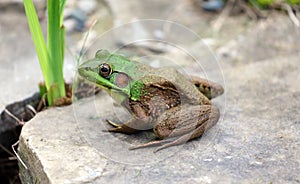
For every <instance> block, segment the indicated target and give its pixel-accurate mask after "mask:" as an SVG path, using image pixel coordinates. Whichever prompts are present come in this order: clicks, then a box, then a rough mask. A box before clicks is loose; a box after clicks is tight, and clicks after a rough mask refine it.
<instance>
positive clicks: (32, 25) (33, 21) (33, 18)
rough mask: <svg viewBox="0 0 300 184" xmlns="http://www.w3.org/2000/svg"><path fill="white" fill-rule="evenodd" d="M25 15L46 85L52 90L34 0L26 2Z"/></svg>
mask: <svg viewBox="0 0 300 184" xmlns="http://www.w3.org/2000/svg"><path fill="white" fill-rule="evenodd" d="M24 7H25V13H26V17H27V20H28V25H29V29H30V32H31V35H32V39H33V43H34V46H35V49H36V53H37V56H38V59H39V62H40V67H41V69H42V73H43V76H44V80H45V84H46V86H47V88H50V86H51V84H50V83H49V79H48V75H49V74H48V73H49V70H48V69H49V66H48V58H49V55H48V51H47V46H46V42H45V39H44V35H43V33H42V29H41V26H40V23H39V20H38V16H37V14H36V10H35V8H34V5H33V2H32V0H24Z"/></svg>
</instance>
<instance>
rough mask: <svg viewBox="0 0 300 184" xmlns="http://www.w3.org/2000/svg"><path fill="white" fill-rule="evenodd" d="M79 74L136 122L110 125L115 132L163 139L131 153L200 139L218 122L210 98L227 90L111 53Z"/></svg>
mask: <svg viewBox="0 0 300 184" xmlns="http://www.w3.org/2000/svg"><path fill="white" fill-rule="evenodd" d="M78 71H79V74H80V75H81V76H82V77H83V78H85V79H87V80H88V81H90V82H93V83H96V84H97V85H98V86H100V87H101V88H103V89H105V90H106V91H107V92H108V93H109V94H110V95H111V96H112V97H113V98H114V99H115V101H117V102H118V103H119V104H121V105H122V106H124V107H125V108H126V109H127V110H128V111H129V112H130V113H131V114H132V117H131V118H130V119H129V120H128V121H127V122H125V123H123V124H117V123H114V122H112V121H109V120H108V123H110V124H111V125H113V126H114V128H111V129H109V130H108V131H110V132H122V133H127V134H130V133H134V132H137V131H140V130H147V129H153V131H154V133H155V134H156V136H157V137H158V138H160V139H162V140H158V141H153V142H150V143H146V144H143V145H139V146H134V147H132V149H136V148H141V147H146V146H152V145H157V144H164V143H165V144H164V145H163V146H161V147H159V148H158V149H157V150H159V149H162V148H166V147H168V146H173V145H177V144H181V143H184V142H185V141H188V140H190V139H194V138H197V137H199V136H201V135H202V134H203V133H204V132H205V130H207V129H209V128H210V127H212V126H213V125H214V124H216V123H217V121H218V119H219V110H218V108H217V107H215V106H213V105H211V102H210V99H211V98H214V97H216V96H219V95H221V94H222V93H223V92H224V90H223V87H222V86H221V85H219V84H216V83H212V82H209V81H207V80H205V79H201V78H198V77H192V79H191V80H189V79H187V78H186V77H185V76H184V75H182V74H181V73H179V72H178V71H176V70H175V69H172V68H152V67H150V66H148V65H145V64H142V63H139V62H137V61H131V60H129V59H127V58H126V57H124V56H121V55H117V54H110V53H109V52H108V51H106V50H100V51H98V52H97V53H96V56H95V58H94V59H92V60H89V61H87V62H85V63H83V64H82V65H80V67H79V69H78Z"/></svg>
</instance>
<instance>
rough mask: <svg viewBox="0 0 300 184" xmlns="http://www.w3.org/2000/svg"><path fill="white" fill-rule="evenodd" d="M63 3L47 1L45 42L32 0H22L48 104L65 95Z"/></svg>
mask: <svg viewBox="0 0 300 184" xmlns="http://www.w3.org/2000/svg"><path fill="white" fill-rule="evenodd" d="M65 3H66V0H50V1H48V4H47V9H48V30H47V44H46V41H45V38H44V36H43V33H42V29H41V26H40V23H39V20H38V16H37V13H36V10H35V8H34V5H33V2H32V0H24V7H25V12H26V16H27V21H28V25H29V29H30V32H31V35H32V39H33V43H34V46H35V49H36V52H37V56H38V59H39V62H40V67H41V69H42V73H43V77H44V81H45V86H46V89H47V100H48V104H49V105H53V104H54V102H55V100H57V99H59V98H63V97H65V96H66V92H65V85H64V78H63V61H64V47H65V29H64V27H63V10H64V6H65Z"/></svg>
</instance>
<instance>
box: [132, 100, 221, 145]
mask: <svg viewBox="0 0 300 184" xmlns="http://www.w3.org/2000/svg"><path fill="white" fill-rule="evenodd" d="M219 117H220V112H219V109H218V108H217V107H216V106H213V105H196V106H189V105H185V106H182V107H175V108H172V109H170V110H168V111H166V112H165V113H163V114H162V115H161V116H160V117H159V118H158V119H157V122H156V123H155V125H154V128H153V131H154V133H155V134H156V135H157V136H158V137H159V138H160V139H162V140H158V141H152V142H149V143H146V144H142V145H138V146H133V147H131V148H130V149H137V148H142V147H148V146H154V145H158V144H163V145H162V146H160V147H158V148H157V149H156V150H155V151H158V150H161V149H164V148H166V147H169V146H174V145H178V144H182V143H185V142H186V141H188V140H191V139H194V138H197V137H200V136H201V135H203V134H204V133H205V132H206V131H207V130H208V129H209V128H211V127H212V126H214V125H215V124H216V123H217V121H218V120H219Z"/></svg>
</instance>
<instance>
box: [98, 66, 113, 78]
mask: <svg viewBox="0 0 300 184" xmlns="http://www.w3.org/2000/svg"><path fill="white" fill-rule="evenodd" d="M111 71H112V70H111V67H110V65H109V64H107V63H102V64H100V65H99V75H101V76H102V77H104V78H106V77H108V76H109V75H110V74H111Z"/></svg>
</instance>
